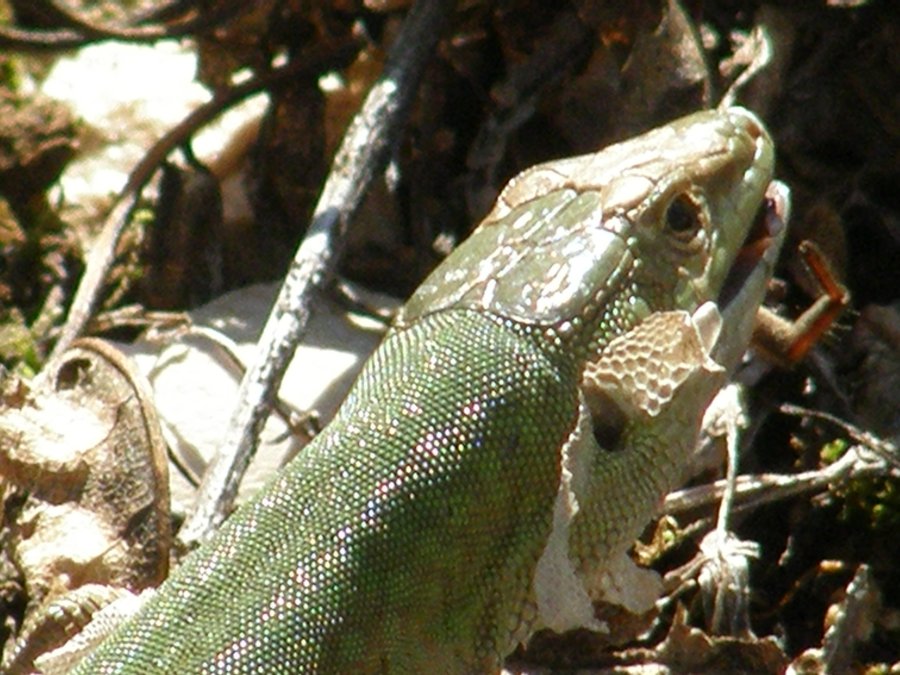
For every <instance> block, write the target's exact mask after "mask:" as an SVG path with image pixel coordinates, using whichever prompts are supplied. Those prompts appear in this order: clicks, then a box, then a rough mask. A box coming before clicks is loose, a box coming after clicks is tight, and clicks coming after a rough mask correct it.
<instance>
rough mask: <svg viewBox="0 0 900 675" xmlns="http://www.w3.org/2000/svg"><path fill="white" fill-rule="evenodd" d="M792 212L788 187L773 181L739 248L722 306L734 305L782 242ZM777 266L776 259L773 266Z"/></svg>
mask: <svg viewBox="0 0 900 675" xmlns="http://www.w3.org/2000/svg"><path fill="white" fill-rule="evenodd" d="M789 211H790V195H789V192H788V189H787V187H786V186H785V185H784V184H783V183H780V182H779V181H772V182H771V183H769V186H768V187H767V188H766V193H765V197H764V199H763V203H762V205H761V206H760V209H759V213H757V214H756V218H755V219H754V220H753V225H751V227H750V231H749V232H748V233H747V238H746V239H745V240H744V243H743V245H742V246H741V248H740V249H738V253H737V256H736V257H735V259H734V263H733V264H732V266H731V270H730V271H729V272H728V277H727V278H726V279H725V283H724V284H723V285H722V290H721V291H720V293H719V298H718V305H719V307H725V306H727V305H728V303H729V302H731V301H732V300H733V299H734V298H735V297H736V296H737V294H738V293H739V292H740V290H741V289H742V288H743V287H744V284H745V282H746V281H747V280H748V279H749V278H750V276H751V274H752V273H753V271H754V270H755V269H756V267H757V265H759V264H760V263H761V262H762V261H763V259H764V258H765V257H766V253H767V252H768V251H769V250H770V249H771V248H772V247H773V246H775V245H776V242H778V241H779V240H780V235H781V234H782V232H783V231H784V228H785V226H786V225H787V220H788V216H789ZM772 263H774V260H773V261H771V262H770V263H769V264H772Z"/></svg>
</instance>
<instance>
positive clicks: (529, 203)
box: [398, 108, 787, 352]
mask: <svg viewBox="0 0 900 675" xmlns="http://www.w3.org/2000/svg"><path fill="white" fill-rule="evenodd" d="M774 163H775V153H774V147H773V144H772V140H771V138H770V137H769V135H768V133H767V132H766V131H765V129H764V128H763V126H762V124H761V122H760V121H759V120H758V119H757V118H756V117H755V116H754V115H753V114H752V113H750V112H748V111H746V110H744V109H742V108H728V109H725V110H714V111H705V112H700V113H696V114H694V115H690V116H688V117H684V118H682V119H679V120H676V121H675V122H672V123H670V124H667V125H664V126H662V127H659V128H658V129H654V130H652V131H650V132H647V133H645V134H643V135H641V136H638V137H636V138H633V139H631V140H628V141H625V142H623V143H618V144H615V145H612V146H610V147H608V148H606V149H605V150H603V151H601V152H598V153H595V154H592V155H584V156H581V157H575V158H571V159H563V160H558V161H554V162H548V163H546V164H541V165H538V166H536V167H534V168H532V169H529V170H527V171H525V172H523V173H521V174H519V175H518V176H517V177H515V178H513V179H512V180H511V181H510V182H509V184H508V185H507V186H506V188H505V189H504V190H503V192H502V193H501V194H500V196H499V198H498V200H497V203H496V205H495V206H494V208H493V210H492V211H491V213H490V214H488V216H487V217H486V218H485V219H484V221H483V222H482V223H481V225H479V227H478V228H477V229H476V231H475V232H474V233H473V234H472V236H471V237H469V239H467V240H466V241H465V242H463V244H462V245H461V246H460V247H459V248H457V249H456V250H455V251H454V252H453V253H452V254H451V255H450V256H449V257H448V258H447V260H446V261H445V262H444V263H443V264H442V265H440V266H439V267H438V268H437V269H436V270H435V271H434V272H433V273H432V274H431V275H430V276H429V277H428V279H426V280H425V282H424V283H423V284H422V286H420V288H419V290H418V291H417V292H416V293H415V294H414V295H413V297H412V298H411V299H410V301H409V303H408V304H407V305H406V306H405V307H404V310H403V312H402V313H401V315H400V317H399V319H398V325H399V326H401V327H402V326H403V325H404V324H405V323H407V322H411V321H412V320H413V319H415V318H417V317H420V316H423V315H425V314H429V313H432V312H436V311H442V310H445V309H449V308H454V307H465V308H470V309H475V310H478V311H483V312H487V313H493V314H496V315H498V316H500V317H503V318H504V319H507V320H514V321H517V322H521V323H525V324H529V325H531V326H534V327H538V328H542V329H546V330H548V331H552V332H553V333H554V335H557V336H558V337H559V339H561V340H570V341H573V342H576V343H580V345H583V346H584V347H585V348H586V349H587V351H589V352H590V351H595V350H596V349H598V348H602V346H603V345H602V343H603V342H604V341H605V340H607V339H610V338H612V337H614V336H615V335H618V334H621V333H622V332H623V331H625V330H628V329H629V328H630V327H631V326H634V325H635V324H636V323H638V322H640V321H641V320H643V319H644V318H646V317H647V316H649V315H650V314H652V313H653V312H658V311H666V310H673V309H680V310H685V311H688V312H693V311H694V310H695V309H697V308H698V307H700V306H701V305H702V304H704V303H706V302H709V301H716V300H717V299H719V298H720V297H721V298H722V300H723V302H724V301H725V300H727V299H728V298H736V297H739V296H740V293H739V291H740V289H741V288H742V286H743V285H744V283H745V282H746V281H747V280H749V279H750V278H751V277H752V273H753V271H754V269H756V268H757V266H758V265H759V264H761V263H763V262H765V265H767V266H768V267H767V269H768V273H769V274H770V273H771V264H772V263H773V262H774V261H773V260H772V258H773V257H774V254H775V253H777V249H778V247H779V246H780V243H781V239H782V236H783V233H780V232H778V231H777V230H778V229H779V227H780V229H781V230H783V229H784V228H783V220H784V217H786V215H784V214H778V213H777V211H778V209H779V208H780V207H779V205H781V206H782V207H783V206H784V205H785V204H786V202H787V196H786V193H782V195H781V199H774V198H767V190H768V191H769V193H772V190H773V188H770V187H769V186H770V184H772V175H773V172H774ZM767 214H768V215H767ZM781 215H783V216H784V217H780V216H781ZM765 276H766V278H768V276H767V275H765ZM726 279H728V284H727V285H726ZM760 300H761V298H760ZM754 301H755V300H754ZM745 302H746V300H745ZM750 304H752V302H751V303H750Z"/></svg>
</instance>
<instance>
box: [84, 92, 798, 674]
mask: <svg viewBox="0 0 900 675" xmlns="http://www.w3.org/2000/svg"><path fill="white" fill-rule="evenodd" d="M773 166H774V151H773V147H772V142H771V140H770V138H769V136H768V134H767V133H766V131H765V130H764V129H763V127H762V125H761V123H760V122H759V121H758V120H757V119H756V118H755V117H754V116H753V115H752V114H750V113H748V112H746V111H744V110H742V109H739V108H731V109H727V110H720V111H710V112H703V113H698V114H696V115H693V116H690V117H687V118H684V119H681V120H678V121H676V122H674V123H672V124H669V125H666V126H663V127H661V128H659V129H656V130H654V131H651V132H649V133H647V134H645V135H643V136H640V137H637V138H635V139H633V140H630V141H627V142H624V143H621V144H618V145H614V146H611V147H610V148H607V149H606V150H604V151H602V152H599V153H596V154H593V155H587V156H584V157H578V158H573V159H566V160H561V161H556V162H550V163H547V164H544V165H541V166H538V167H535V168H533V169H531V170H529V171H526V172H524V173H523V174H521V175H519V176H518V177H516V178H514V179H513V180H512V181H511V182H510V183H509V185H508V186H507V187H506V188H505V190H504V191H503V193H502V194H501V196H500V198H499V199H498V202H497V204H496V206H495V207H494V209H493V211H492V212H491V213H490V214H489V215H488V216H487V217H486V218H485V220H484V221H483V222H482V224H481V225H480V226H479V228H478V229H477V230H476V231H475V233H474V234H473V235H472V236H471V237H470V238H469V239H468V240H467V241H466V242H464V243H463V244H462V245H461V246H460V247H459V248H458V249H457V250H455V251H454V252H453V253H452V254H451V255H450V256H449V257H448V258H447V259H446V260H445V261H444V262H443V263H442V264H441V265H440V266H439V267H438V268H437V269H436V270H435V271H434V272H433V273H432V275H431V276H430V277H429V278H428V279H427V280H426V281H425V283H424V284H423V285H422V286H421V287H420V288H419V290H418V291H417V292H416V293H415V295H414V296H413V297H412V298H411V299H410V301H409V302H408V303H407V305H406V306H405V307H404V309H403V310H402V312H401V314H400V316H399V318H398V319H397V321H396V323H395V325H394V327H393V328H392V330H391V331H390V332H389V334H388V335H387V336H386V338H385V339H384V341H383V343H382V344H381V346H380V347H379V349H378V350H377V351H376V353H375V354H374V355H373V356H372V358H371V359H370V361H369V362H368V364H367V365H366V367H365V369H364V370H363V372H362V374H361V375H360V377H359V380H358V381H357V383H356V385H355V386H354V388H353V389H352V391H351V392H350V394H349V396H348V397H347V400H346V401H345V403H344V404H343V406H342V407H341V409H340V411H339V412H338V414H337V416H336V418H335V419H334V420H333V421H332V422H331V424H330V425H329V426H328V427H327V429H326V430H325V431H324V432H323V433H322V434H321V435H320V436H319V437H318V438H316V439H315V440H314V441H313V443H312V444H310V445H309V446H308V447H307V448H306V449H305V450H304V451H303V452H302V453H301V455H300V456H298V457H297V458H296V459H295V460H294V461H293V462H292V463H291V464H290V465H289V466H288V467H287V468H286V469H285V470H284V471H283V472H281V474H280V475H278V476H277V477H276V478H275V479H274V480H273V481H272V482H271V483H270V484H269V485H268V486H267V487H266V488H265V489H263V490H262V491H261V492H260V493H259V494H258V495H257V496H256V497H255V498H254V499H253V500H252V501H251V502H250V503H248V504H247V505H246V506H244V507H242V508H241V509H239V511H238V512H237V513H236V514H235V515H234V516H233V517H232V518H231V519H230V520H229V521H228V522H227V523H226V524H225V526H224V527H223V528H222V530H221V531H220V532H219V533H218V534H217V535H216V537H215V538H214V539H213V540H212V541H211V542H210V543H209V544H207V545H205V546H203V547H202V548H201V549H200V550H198V551H196V552H194V553H193V554H191V555H190V556H189V557H188V559H187V560H186V561H185V562H184V564H183V565H182V566H181V567H180V568H179V569H178V570H177V571H176V572H175V573H174V574H173V575H172V576H171V578H170V579H169V580H168V581H166V582H165V583H164V584H163V586H162V587H161V588H160V590H159V592H158V593H157V594H156V595H155V597H153V598H151V599H150V601H149V602H148V603H147V604H146V605H145V606H144V607H143V609H142V610H141V611H140V612H139V613H138V614H137V615H136V616H134V617H133V618H132V619H130V620H129V621H127V622H126V623H125V625H123V626H122V627H121V628H120V629H119V630H118V631H117V632H116V633H115V634H114V635H113V636H112V637H111V638H110V639H108V640H107V641H105V642H104V643H103V644H101V645H100V646H99V648H98V649H97V650H96V651H95V652H94V653H93V654H91V655H90V656H89V657H88V658H87V659H86V660H85V661H84V662H83V663H82V664H81V665H80V666H79V667H78V668H77V669H76V670H75V672H76V673H78V674H81V675H84V674H88V673H104V674H111V673H142V674H143V673H172V674H175V673H301V672H302V673H311V672H319V673H389V672H390V673H419V672H423V673H424V672H440V673H489V672H496V671H497V670H498V669H499V667H500V663H501V661H502V659H503V657H504V656H506V655H507V654H508V653H509V652H510V651H511V650H512V649H513V648H514V647H515V645H516V644H517V643H519V642H520V641H522V640H524V639H526V638H527V637H528V635H529V634H530V633H531V632H533V631H534V630H535V629H536V628H539V627H542V626H548V627H550V628H553V629H555V630H562V629H566V628H571V627H575V626H579V625H580V626H587V627H593V628H600V627H601V626H600V624H599V623H598V622H597V621H596V620H595V619H594V616H593V612H592V608H591V598H597V597H602V598H604V599H606V600H608V601H611V602H616V603H618V604H622V605H624V606H625V607H627V608H629V609H632V610H640V609H644V608H646V607H647V604H648V601H649V602H652V599H653V596H654V593H655V587H653V585H652V583H649V584H648V583H647V579H645V578H644V577H641V576H638V575H637V573H636V571H635V570H636V568H634V567H633V564H630V563H629V562H628V559H627V558H626V556H625V552H626V551H627V549H628V547H629V546H630V544H631V542H632V541H633V539H634V537H635V536H636V535H637V534H638V533H639V531H640V529H641V528H642V527H643V526H644V525H646V523H647V521H648V520H649V519H650V518H651V517H652V515H653V513H654V510H655V508H656V506H657V504H658V502H659V500H660V499H661V497H662V496H663V495H664V494H665V493H666V492H667V491H668V490H670V489H672V488H673V487H675V486H676V485H677V484H678V482H679V481H680V480H682V478H683V473H684V470H685V465H686V464H687V461H688V456H689V453H690V451H691V449H692V447H693V444H694V443H695V441H696V437H697V433H698V429H699V425H700V419H701V416H702V413H703V410H704V408H705V407H706V405H707V403H708V402H709V400H710V399H711V398H712V396H713V395H714V394H715V391H716V389H717V388H718V386H719V385H720V384H721V383H722V381H723V380H724V371H725V369H723V368H722V366H721V365H719V364H717V363H716V362H715V361H713V358H712V357H714V358H715V359H716V360H717V361H718V362H719V363H720V364H722V365H724V366H725V367H726V369H727V368H728V367H731V366H733V364H734V362H735V361H737V359H738V358H739V356H740V354H741V353H742V352H743V350H744V349H745V348H746V345H747V342H748V340H749V335H750V327H751V324H752V318H753V315H754V314H755V312H756V310H757V308H758V307H759V305H760V303H761V301H762V295H763V287H764V286H765V283H766V281H767V280H768V278H769V276H770V275H771V266H772V263H773V258H774V256H775V254H776V253H777V250H778V248H779V246H780V244H781V241H782V238H783V228H781V229H782V232H781V233H777V232H775V230H776V229H777V225H778V223H779V219H780V218H781V216H782V215H783V214H782V211H783V209H784V207H785V206H786V204H787V193H786V190H785V189H783V188H782V187H781V186H780V184H778V183H775V182H771V179H772V173H773ZM767 191H768V192H767ZM785 217H786V216H785ZM729 275H730V276H729ZM726 277H728V282H727V283H726ZM726 301H728V302H727V304H726ZM722 314H724V323H721V324H720V319H721V317H720V315H722Z"/></svg>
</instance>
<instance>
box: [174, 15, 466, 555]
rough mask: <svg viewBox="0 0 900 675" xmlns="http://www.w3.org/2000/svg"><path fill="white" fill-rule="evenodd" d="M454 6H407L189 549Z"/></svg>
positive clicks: (199, 508) (269, 325)
mask: <svg viewBox="0 0 900 675" xmlns="http://www.w3.org/2000/svg"><path fill="white" fill-rule="evenodd" d="M454 4H455V3H454V2H453V1H452V0H419V2H417V3H416V4H415V5H414V6H413V8H412V9H411V10H410V12H409V14H408V16H407V17H406V20H405V22H404V24H403V28H402V29H401V31H400V33H399V35H398V36H397V38H396V41H395V42H394V44H393V45H392V47H391V50H390V54H389V57H388V60H387V63H386V64H385V68H384V74H383V75H382V76H381V78H380V79H379V80H378V81H377V82H376V83H375V85H374V86H373V87H372V89H371V90H370V91H369V94H368V96H367V97H366V100H365V102H364V103H363V106H362V108H361V110H360V111H359V113H358V114H357V115H356V117H355V118H354V119H353V122H352V123H351V124H350V127H349V128H348V129H347V132H346V134H345V135H344V139H343V141H342V143H341V147H340V148H339V150H338V152H337V155H336V156H335V158H334V162H333V164H332V168H331V173H330V175H329V177H328V180H327V181H326V183H325V187H324V188H323V190H322V195H321V197H320V198H319V202H318V204H317V205H316V209H315V212H314V213H313V216H312V222H311V225H310V227H309V230H308V231H307V234H306V237H305V239H304V240H303V243H302V244H301V245H300V247H299V249H298V250H297V253H296V255H295V257H294V260H293V261H292V263H291V266H290V269H289V270H288V273H287V277H286V278H285V281H284V284H283V286H282V287H281V290H280V292H279V295H278V298H277V300H276V301H275V305H274V307H273V309H272V313H271V314H270V315H269V318H268V320H267V322H266V325H265V328H264V329H263V333H262V337H261V338H260V341H259V349H258V351H257V355H256V359H255V362H254V363H253V364H252V366H251V367H250V370H249V371H248V372H247V374H246V375H245V376H244V378H243V380H242V381H241V386H240V391H239V393H238V399H239V400H238V404H237V407H236V409H235V411H234V412H233V414H232V417H231V421H230V423H229V428H228V430H227V432H226V435H225V440H224V442H223V444H222V447H221V448H220V449H219V452H218V453H217V455H216V458H215V459H214V460H213V463H212V465H211V466H210V469H209V472H208V473H207V474H206V476H205V478H204V480H203V484H202V485H201V486H200V492H199V494H198V497H197V503H196V505H195V507H194V511H193V513H191V514H190V515H189V516H188V519H187V521H186V522H185V524H184V526H183V527H182V528H181V531H180V533H179V539H180V542H181V544H182V545H184V546H185V547H187V548H190V547H191V546H193V545H194V544H196V543H198V542H200V541H202V540H204V539H207V538H208V537H209V536H210V535H211V534H212V532H213V531H214V530H215V529H216V528H217V527H218V526H219V524H221V523H222V521H223V520H224V519H225V517H226V516H227V514H228V512H229V511H230V510H231V506H232V504H233V502H234V498H235V495H236V494H237V488H238V484H239V483H240V480H241V477H242V476H243V474H244V471H245V470H246V468H247V466H248V465H249V463H250V459H251V458H252V456H253V453H254V452H255V450H256V446H257V443H258V437H259V433H260V432H261V430H262V428H263V425H264V424H265V421H266V418H267V416H268V414H269V411H270V410H271V408H272V401H273V399H274V396H275V392H276V391H277V390H278V387H279V386H280V384H281V378H282V376H283V375H284V371H285V370H286V369H287V365H288V363H289V362H290V360H291V357H292V356H293V355H294V350H295V349H296V347H297V343H298V342H299V341H300V338H301V337H302V335H303V332H304V331H305V329H306V325H307V323H308V320H309V314H310V302H311V298H312V295H313V292H314V290H315V289H317V288H321V287H322V285H323V283H324V280H325V278H326V277H327V276H328V275H329V274H330V270H331V269H332V267H333V266H334V264H335V261H336V259H337V256H338V249H339V248H340V247H341V244H342V240H343V238H344V232H345V230H346V228H347V223H348V222H349V221H350V219H351V218H352V216H353V214H354V213H355V212H356V210H357V208H358V207H359V205H360V203H361V201H362V198H363V196H364V194H365V191H366V188H367V187H368V185H369V183H370V182H371V181H372V179H373V178H374V176H375V175H376V173H377V172H379V171H381V170H382V169H383V167H384V165H385V164H386V162H387V159H388V156H389V153H390V151H391V148H392V147H393V145H394V143H395V141H396V139H397V138H398V136H399V133H400V131H401V129H402V127H403V125H404V123H405V121H406V118H407V113H408V110H409V107H410V104H411V102H412V100H413V98H414V95H415V92H416V91H417V89H418V84H419V80H420V78H421V75H422V73H423V71H424V69H425V64H426V63H427V61H428V59H429V58H430V56H431V52H432V51H433V49H434V47H435V45H436V44H437V41H438V38H439V37H440V35H441V33H442V28H443V25H444V24H445V23H446V21H447V19H448V16H449V14H450V12H451V10H452V8H453V6H454Z"/></svg>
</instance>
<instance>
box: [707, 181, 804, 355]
mask: <svg viewBox="0 0 900 675" xmlns="http://www.w3.org/2000/svg"><path fill="white" fill-rule="evenodd" d="M790 203H791V200H790V190H788V188H787V186H786V185H784V184H783V183H780V182H779V181H772V182H771V183H770V184H769V186H768V188H766V193H765V199H764V200H763V205H762V207H761V209H760V213H759V215H758V216H757V218H756V220H755V221H754V224H753V226H752V227H751V228H750V232H749V234H748V235H747V239H746V240H745V242H744V245H743V246H742V247H741V249H740V250H739V251H738V255H737V257H736V259H735V262H734V264H733V265H732V268H731V271H730V272H729V274H728V277H727V279H726V282H725V284H724V286H723V287H722V291H721V293H720V294H719V301H718V308H719V310H720V312H721V314H722V334H721V335H720V336H719V339H718V340H717V342H716V346H715V348H714V350H713V358H714V359H715V361H716V362H717V363H719V364H721V365H722V366H724V367H725V369H726V370H727V371H729V372H730V371H732V370H733V369H734V368H735V367H736V366H737V364H738V363H739V362H740V359H741V357H742V356H743V354H744V351H745V348H746V345H747V344H748V342H749V340H750V335H751V334H752V332H753V327H754V325H755V323H756V313H757V312H756V310H757V308H759V307H760V305H761V304H762V301H763V298H764V297H765V294H766V289H767V287H768V284H769V280H770V279H771V278H772V271H773V270H774V268H775V260H776V259H777V258H778V253H779V251H780V250H781V246H782V244H783V243H784V239H785V235H786V233H787V221H788V218H789V217H790Z"/></svg>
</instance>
